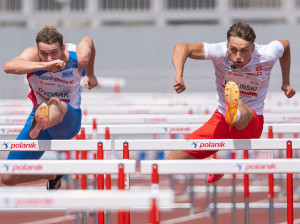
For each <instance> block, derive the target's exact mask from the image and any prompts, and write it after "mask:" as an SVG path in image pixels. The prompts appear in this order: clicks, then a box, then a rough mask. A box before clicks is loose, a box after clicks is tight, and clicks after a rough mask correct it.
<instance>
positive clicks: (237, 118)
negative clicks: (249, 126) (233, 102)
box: [234, 109, 241, 122]
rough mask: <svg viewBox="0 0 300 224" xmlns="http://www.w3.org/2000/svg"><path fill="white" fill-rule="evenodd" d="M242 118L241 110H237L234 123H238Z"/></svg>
mask: <svg viewBox="0 0 300 224" xmlns="http://www.w3.org/2000/svg"><path fill="white" fill-rule="evenodd" d="M240 118H241V112H240V111H239V109H237V111H236V119H235V121H234V122H237V121H238V120H239V119H240Z"/></svg>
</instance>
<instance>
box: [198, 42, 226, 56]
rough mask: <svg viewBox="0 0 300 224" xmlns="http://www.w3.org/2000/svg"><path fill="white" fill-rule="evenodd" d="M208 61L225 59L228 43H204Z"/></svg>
mask: <svg viewBox="0 0 300 224" xmlns="http://www.w3.org/2000/svg"><path fill="white" fill-rule="evenodd" d="M203 44H204V53H205V58H206V59H214V58H215V59H216V58H224V57H225V56H226V52H227V44H226V42H219V43H205V42H204V43H203Z"/></svg>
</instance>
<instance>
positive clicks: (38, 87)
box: [27, 43, 81, 109]
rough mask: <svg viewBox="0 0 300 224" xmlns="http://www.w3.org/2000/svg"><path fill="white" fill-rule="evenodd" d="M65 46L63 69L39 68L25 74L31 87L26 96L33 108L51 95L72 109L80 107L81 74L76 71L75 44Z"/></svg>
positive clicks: (47, 99) (46, 100)
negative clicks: (67, 53)
mask: <svg viewBox="0 0 300 224" xmlns="http://www.w3.org/2000/svg"><path fill="white" fill-rule="evenodd" d="M65 47H66V49H67V50H68V51H69V60H68V61H67V63H66V67H65V69H63V70H60V71H58V72H51V71H47V70H39V71H36V72H32V73H28V74H27V80H28V83H29V86H30V88H31V91H30V93H29V94H28V97H29V99H31V101H32V103H33V107H34V108H37V106H38V105H39V104H41V103H43V102H45V103H47V102H48V101H49V99H50V98H52V97H57V98H59V99H60V100H62V101H64V102H66V103H68V104H70V105H71V106H72V107H73V108H74V109H78V108H80V103H81V96H80V81H81V74H79V73H78V63H77V54H76V45H74V44H69V43H67V44H65Z"/></svg>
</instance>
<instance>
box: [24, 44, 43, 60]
mask: <svg viewBox="0 0 300 224" xmlns="http://www.w3.org/2000/svg"><path fill="white" fill-rule="evenodd" d="M19 57H21V58H22V59H24V60H27V61H40V59H39V55H38V49H37V47H36V46H34V47H28V48H26V49H25V50H24V51H23V52H22V53H21V55H20V56H19Z"/></svg>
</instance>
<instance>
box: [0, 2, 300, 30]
mask: <svg viewBox="0 0 300 224" xmlns="http://www.w3.org/2000/svg"><path fill="white" fill-rule="evenodd" d="M50 14H51V18H50V17H49V15H50ZM53 15H55V16H53ZM236 20H246V21H247V22H251V23H287V24H290V25H294V24H298V23H299V22H300V0H26V1H24V0H23V1H22V0H2V1H0V25H2V26H12V25H13V26H25V27H30V28H32V27H36V26H41V25H44V24H49V22H50V21H51V22H52V23H53V24H54V25H59V26H64V27H73V26H80V27H98V26H103V25H115V24H154V25H156V26H158V27H161V26H166V25H169V24H220V25H229V24H231V23H232V22H234V21H236Z"/></svg>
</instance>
